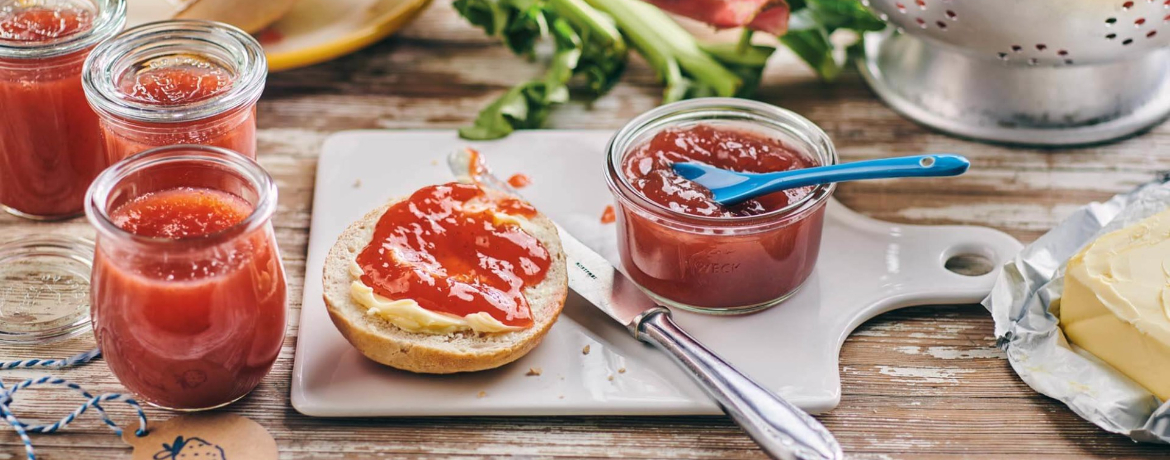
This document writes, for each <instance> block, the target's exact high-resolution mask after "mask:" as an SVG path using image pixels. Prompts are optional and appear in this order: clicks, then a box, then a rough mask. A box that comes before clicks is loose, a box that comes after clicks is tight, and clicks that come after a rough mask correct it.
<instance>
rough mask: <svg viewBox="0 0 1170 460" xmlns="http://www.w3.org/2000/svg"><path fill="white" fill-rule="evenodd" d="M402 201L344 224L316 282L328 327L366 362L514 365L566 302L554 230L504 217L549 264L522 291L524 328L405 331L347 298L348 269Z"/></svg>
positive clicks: (421, 366)
mask: <svg viewBox="0 0 1170 460" xmlns="http://www.w3.org/2000/svg"><path fill="white" fill-rule="evenodd" d="M487 193H488V196H489V198H493V199H494V198H498V197H503V196H504V195H503V194H501V193H498V192H494V191H487ZM404 199H405V198H399V199H395V200H391V201H390V202H389V203H387V204H386V205H383V206H381V207H379V208H378V209H375V210H373V211H370V213H368V214H366V215H365V217H362V218H361V220H358V221H357V222H354V223H353V224H351V225H350V226H349V228H347V229H346V230H345V232H343V233H342V234H341V236H340V237H339V238H338V239H337V243H335V244H334V245H333V247H332V248H331V249H330V250H329V255H328V256H327V258H326V260H325V273H324V279H323V282H324V287H325V293H324V297H325V305H326V307H327V308H328V309H329V317H330V318H332V319H333V324H334V325H336V326H337V329H338V330H339V331H341V334H342V335H343V336H345V338H346V340H348V341H349V342H350V343H351V344H352V345H353V346H354V347H356V348H357V349H358V350H360V351H361V352H362V354H364V355H366V357H368V358H370V359H372V360H374V361H377V362H379V363H382V364H385V365H388V366H391V367H395V368H398V369H403V370H407V371H411V372H419V373H428V374H448V373H455V372H471V371H479V370H485V369H492V368H496V367H499V366H503V365H505V364H508V363H510V362H512V361H515V360H517V359H520V357H522V356H524V355H525V354H527V353H528V352H529V351H531V350H532V349H533V348H535V347H536V346H537V345H538V344H539V343H540V341H541V339H543V338H544V336H545V334H547V333H548V331H549V328H551V327H552V325H553V323H554V322H555V321H556V320H557V317H558V316H560V313H561V309H562V308H563V307H564V304H565V297H566V296H567V295H568V277H567V272H566V268H565V254H564V251H563V249H562V248H561V241H560V237H559V236H558V234H557V229H556V226H555V225H554V224H553V223H552V221H551V220H549V219H548V218H547V217H545V216H544V215H543V214H539V213H538V214H536V215H535V216H533V217H531V218H524V217H523V216H511V215H510V217H513V218H515V219H517V220H518V221H519V222H520V228H521V229H522V230H523V231H525V232H526V233H528V234H529V235H532V236H533V237H534V238H536V239H537V240H539V241H540V242H541V244H543V245H544V247H545V249H546V250H547V251H548V253H549V257H550V261H551V263H550V265H549V268H548V272H547V273H546V275H545V278H544V280H543V281H541V282H540V283H538V284H536V285H534V286H530V287H528V288H526V289H524V291H523V294H524V297H525V299H527V301H528V305H529V308H530V309H531V312H532V319H533V325H532V326H531V327H528V328H525V329H522V330H519V331H515V332H501V333H477V332H473V331H461V332H453V333H449V334H429V333H417V332H410V331H407V330H404V329H402V328H399V327H398V326H395V325H394V324H392V323H391V322H389V321H387V320H385V319H383V318H381V317H379V316H377V315H372V314H369V313H368V311H367V310H368V309H367V308H366V307H364V306H362V305H360V304H358V303H357V302H356V301H355V300H354V299H353V297H351V294H350V289H351V286H350V285H351V284H352V282H353V280H354V277H353V275H352V274H351V272H350V270H351V266H353V265H354V263H355V260H356V258H357V256H358V254H360V253H361V252H362V250H363V249H364V248H365V247H366V246H367V245H368V244H369V243H370V240H371V239H372V238H373V234H374V229H375V227H376V225H377V223H378V220H379V219H380V218H381V217H382V215H383V214H384V213H385V212H386V210H387V209H389V208H390V206H391V205H393V204H395V203H397V202H399V201H402V200H404Z"/></svg>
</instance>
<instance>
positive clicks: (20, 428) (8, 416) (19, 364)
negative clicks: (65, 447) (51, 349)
mask: <svg viewBox="0 0 1170 460" xmlns="http://www.w3.org/2000/svg"><path fill="white" fill-rule="evenodd" d="M99 356H101V351H100V350H97V349H94V350H91V351H87V352H85V353H82V354H79V355H77V356H74V357H71V358H66V359H25V360H19V361H0V370H9V369H64V368H68V367H74V366H80V365H82V364H85V363H88V362H90V361H93V360H94V359H97V358H98V357H99ZM34 385H54V386H60V387H65V388H68V389H71V390H73V391H75V392H77V393H78V394H80V395H81V396H82V397H83V398H85V399H86V402H85V403H84V404H82V405H81V407H78V408H77V409H75V410H74V411H73V412H71V413H70V414H69V415H66V416H65V417H63V418H61V420H58V421H56V422H53V423H50V424H46V425H36V426H29V425H28V424H26V423H24V422H21V421H20V419H18V418H17V417H16V415H15V414H13V412H12V409H11V408H10V407H9V406H10V405H11V404H12V402H13V401H12V398H13V396H15V395H16V392H17V391H20V390H22V389H25V388H28V387H31V386H34ZM107 401H121V402H124V403H126V404H128V405H129V406H130V407H133V408H134V410H135V411H136V412H137V413H138V429H137V430H135V431H134V434H135V435H136V436H146V433H147V430H146V413H145V412H143V411H142V406H141V405H139V404H138V401H135V400H134V398H132V397H130V396H129V395H125V394H122V393H108V394H103V395H98V396H94V395H92V394H90V393H89V392H88V391H85V390H84V389H82V388H81V386H79V385H77V384H76V383H73V382H70V381H68V380H65V379H62V378H57V377H52V376H44V377H36V378H31V379H28V380H25V381H23V382H20V383H18V384H16V385H14V386H12V387H6V386H4V382H2V381H0V417H3V418H4V421H6V422H8V424H9V425H11V426H12V428H13V429H14V430H16V434H17V436H20V441H21V442H22V443H24V451H25V453H26V454H27V455H28V460H36V458H37V455H36V452H35V451H34V450H33V445H32V440H31V439H29V436H28V435H29V433H52V432H55V431H57V430H60V429H62V428H65V426H66V425H69V424H70V423H72V422H73V421H74V420H76V419H77V417H79V416H81V414H84V413H85V412H86V411H87V410H89V408H91V407H92V408H93V409H94V411H96V412H97V413H98V414H99V416H101V418H102V422H104V423H105V424H106V425H107V426H109V427H110V429H112V430H114V433H115V434H117V435H118V436H121V435H122V429H121V428H119V427H118V424H116V423H114V421H113V420H112V419H110V416H109V415H108V414H106V410H105V409H104V408H102V406H101V403H103V402H107Z"/></svg>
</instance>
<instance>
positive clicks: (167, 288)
mask: <svg viewBox="0 0 1170 460" xmlns="http://www.w3.org/2000/svg"><path fill="white" fill-rule="evenodd" d="M177 148H178V149H181V150H169V151H168V150H166V149H160V150H154V151H150V152H147V153H146V154H144V155H139V156H135V157H133V158H131V159H130V160H127V161H126V162H121V163H118V164H116V165H114V166H113V167H112V168H111V170H110V172H108V173H105V174H103V175H102V176H99V178H98V180H97V182H96V183H95V185H94V191H93V192H92V197H93V198H91V200H92V201H91V202H90V208H89V209H88V212H89V215H90V219H91V221H93V222H94V224H95V225H96V226H97V227H98V229H99V231H98V241H97V248H96V251H95V255H94V266H93V274H92V277H91V279H92V281H91V298H92V307H91V309H92V316H93V324H94V332H95V336H96V338H97V341H98V344H99V346H100V347H101V349H102V353H103V355H104V357H105V360H106V362H107V363H108V364H109V366H110V370H111V371H113V373H114V375H115V376H117V377H118V380H119V381H120V382H122V384H123V385H124V386H125V387H126V388H128V389H130V390H131V391H133V392H135V393H137V394H138V395H139V397H140V398H141V399H143V400H146V401H148V402H150V403H152V404H155V405H158V406H161V407H165V408H171V409H183V410H197V409H207V408H212V407H218V406H222V405H224V404H227V403H230V402H232V401H235V400H237V399H239V398H241V397H243V396H244V395H245V394H247V393H248V392H250V391H251V390H252V389H253V388H255V387H256V386H257V385H258V384H259V383H260V381H261V380H262V379H263V378H264V376H265V375H267V374H268V371H269V369H271V367H272V364H273V362H275V361H276V357H277V355H278V354H279V352H280V346H281V343H282V342H283V339H284V326H285V306H286V300H287V298H286V285H285V278H284V269H283V267H282V265H281V261H280V257H279V254H278V250H277V246H276V241H275V238H274V235H273V233H272V228H271V225H270V224H269V223H268V219H269V216H270V215H271V212H272V209H273V208H274V203H273V202H272V200H275V196H274V192H275V190H274V188H270V187H269V185H268V184H266V183H265V181H270V179H267V175H266V174H264V173H263V170H262V169H260V168H259V166H258V165H256V164H255V163H253V162H250V160H247V159H246V158H244V157H242V156H240V155H239V154H237V153H234V152H230V151H226V150H206V151H200V150H191V149H193V148H198V147H182V146H181V147H177ZM156 152H157V153H156ZM217 157H222V158H226V159H227V160H229V165H228V167H226V168H225V165H224V164H223V161H222V158H217ZM152 160H153V162H154V163H153V164H152ZM201 162H203V163H201ZM127 164H129V166H127ZM201 164H202V165H203V166H200V165H201ZM135 165H138V166H135ZM136 168H137V169H136ZM233 168H239V171H238V172H233V171H232V169H233Z"/></svg>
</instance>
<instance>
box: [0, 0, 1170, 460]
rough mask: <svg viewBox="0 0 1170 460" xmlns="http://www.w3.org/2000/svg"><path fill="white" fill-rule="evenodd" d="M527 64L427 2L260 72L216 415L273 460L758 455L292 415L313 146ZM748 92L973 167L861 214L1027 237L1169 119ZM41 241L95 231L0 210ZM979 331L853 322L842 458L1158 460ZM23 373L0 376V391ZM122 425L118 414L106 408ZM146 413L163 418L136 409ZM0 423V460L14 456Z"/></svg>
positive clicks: (605, 427)
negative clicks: (262, 351) (241, 354)
mask: <svg viewBox="0 0 1170 460" xmlns="http://www.w3.org/2000/svg"><path fill="white" fill-rule="evenodd" d="M538 72H539V66H537V65H529V64H525V63H523V61H522V60H520V59H518V58H514V57H512V56H511V55H510V54H509V53H508V52H507V51H506V50H504V49H503V48H501V47H500V46H497V45H496V44H494V43H492V42H491V41H490V40H488V39H487V38H485V37H484V36H483V34H482V33H481V32H480V31H478V30H475V29H473V28H471V27H470V26H468V25H467V24H465V23H464V22H463V21H462V20H460V19H459V18H457V17H456V16H455V15H454V14H452V13H451V11H450V8H449V6H448V5H446V4H445V2H439V3H438V4H436V5H435V6H433V7H432V8H431V9H430V10H429V11H427V12H426V13H424V14H423V16H422V17H420V18H419V20H418V21H417V22H416V23H414V24H413V25H411V26H410V27H408V28H407V29H406V30H404V31H403V33H401V34H400V35H399V36H397V37H395V38H392V39H390V40H387V41H385V42H382V43H380V44H378V45H375V46H374V47H372V48H370V49H368V50H365V51H362V52H359V53H357V54H355V55H353V56H349V57H345V58H342V59H339V60H337V61H334V62H331V63H327V64H323V65H319V66H315V67H311V68H307V69H301V70H297V71H291V72H286V73H281V74H276V75H273V76H272V77H271V78H270V80H269V85H268V89H267V91H266V93H265V97H264V98H263V99H262V100H261V103H260V109H259V112H260V125H261V127H262V128H263V129H262V130H261V132H260V136H259V138H260V156H261V162H262V163H263V164H264V166H265V167H266V168H267V169H268V170H269V171H270V172H272V174H273V175H274V176H275V177H276V180H277V182H278V184H279V186H280V193H281V196H280V201H279V208H278V212H277V215H276V217H275V218H274V224H275V226H276V228H277V236H278V239H279V241H280V246H281V251H282V254H283V256H284V261H285V264H286V268H287V269H288V276H289V280H290V284H289V287H290V293H289V295H290V299H292V306H291V307H292V309H291V311H290V323H289V326H290V327H289V330H288V334H287V336H286V341H285V346H284V348H283V349H282V352H281V356H280V359H279V361H278V362H277V364H276V368H275V370H274V371H273V373H272V375H271V376H270V377H269V378H268V379H266V380H265V382H264V383H263V384H262V385H261V386H260V388H258V389H257V390H256V392H254V393H253V394H252V395H250V396H249V397H248V398H246V399H245V400H243V401H241V402H240V403H238V404H236V405H234V406H232V408H231V410H233V411H235V412H238V413H240V414H243V415H245V416H248V417H252V418H254V419H256V420H257V421H259V422H260V423H261V424H263V425H265V426H266V427H268V428H269V430H271V431H272V432H273V434H274V435H275V437H276V438H277V441H278V442H279V444H280V447H281V458H282V459H286V460H301V459H367V458H404V459H424V458H454V459H478V458H488V457H498V456H509V455H515V456H523V457H532V458H646V459H652V458H692V459H759V458H763V455H762V454H761V453H760V452H759V450H758V449H756V448H755V446H754V444H752V442H751V441H750V440H749V439H748V438H747V437H746V436H744V435H743V434H742V433H741V432H740V431H739V430H738V429H737V428H736V427H735V426H734V425H733V424H731V423H730V422H729V421H727V420H726V419H724V418H719V417H670V418H662V417H657V418H656V417H612V418H475V417H462V418H437V419H340V420H333V419H312V418H308V417H303V416H301V415H299V414H297V413H296V412H295V411H294V410H293V409H292V408H291V407H290V406H289V403H288V392H289V384H290V378H291V367H292V354H293V349H294V347H295V343H296V332H297V326H298V324H297V321H298V319H299V316H300V315H299V309H300V299H301V287H302V286H303V281H304V278H305V276H316V274H308V275H306V273H304V270H305V252H306V248H307V243H308V225H309V218H310V215H311V212H312V209H311V203H312V196H313V181H314V170H315V168H316V157H317V154H318V150H319V146H320V143H321V142H322V140H323V139H324V138H325V137H326V136H327V135H328V134H330V133H332V132H335V131H339V130H345V129H359V128H391V129H409V128H454V127H457V126H460V125H463V124H466V123H468V122H470V121H471V119H472V118H473V117H474V116H475V113H476V111H477V110H478V109H479V108H480V107H482V106H483V104H485V103H486V102H487V101H489V100H491V99H492V98H493V97H495V96H496V95H498V94H499V93H500V92H501V91H503V90H504V89H505V88H506V87H508V86H510V85H512V84H514V83H516V82H518V81H520V80H521V79H524V78H527V77H531V76H533V75H536V74H537V73H538ZM660 91H661V88H660V87H659V86H658V85H657V84H656V83H655V77H654V75H653V72H652V71H651V70H650V69H649V68H648V67H646V66H645V65H644V64H643V63H642V62H640V60H638V59H635V60H634V62H633V63H632V65H631V68H630V71H629V73H628V75H627V78H626V79H624V80H623V83H622V84H621V85H619V86H618V87H617V88H616V89H615V90H614V92H613V93H612V94H610V95H608V96H606V97H604V98H602V99H600V100H597V101H593V102H585V101H574V102H572V103H571V104H568V105H567V106H565V107H563V108H561V109H559V110H558V111H557V112H556V113H555V115H554V116H553V117H552V119H551V121H550V124H551V126H552V127H558V128H616V127H618V126H620V125H621V124H622V123H624V121H625V120H627V119H629V118H630V117H632V116H634V115H636V114H637V113H639V112H641V111H644V110H647V109H650V108H652V107H654V106H655V105H656V104H657V103H658V97H659V92H660ZM760 98H761V99H763V100H766V101H768V102H772V103H775V104H778V105H781V106H784V107H787V108H789V109H792V110H795V111H796V112H798V113H801V114H803V115H805V116H807V117H809V118H810V119H812V120H813V121H815V122H817V123H818V124H820V125H821V126H822V127H823V128H824V129H825V130H826V131H827V132H828V133H829V134H830V135H831V136H832V137H833V139H834V141H835V143H836V145H837V148H838V149H839V151H840V152H841V155H842V157H843V158H845V159H849V160H857V159H863V158H872V157H879V156H887V155H892V154H912V153H919V152H957V153H962V154H965V155H968V156H970V157H971V158H972V160H973V161H974V163H975V168H974V169H973V170H972V172H971V173H969V174H968V175H966V176H963V177H959V178H954V179H947V180H918V181H877V182H869V183H860V184H848V185H845V186H842V187H841V188H840V189H839V192H838V194H837V197H838V198H839V199H840V200H841V201H842V202H844V203H845V204H846V205H848V206H850V207H852V208H854V209H857V210H859V211H861V212H863V213H865V214H868V215H870V216H873V217H876V218H879V219H884V220H890V221H897V222H906V223H921V224H951V223H958V224H971V225H986V226H991V227H995V228H999V229H1002V230H1004V231H1007V232H1009V233H1011V234H1013V235H1015V236H1017V237H1019V238H1021V239H1023V240H1031V239H1033V238H1035V237H1036V236H1038V235H1040V234H1042V233H1043V232H1044V231H1045V230H1046V229H1048V228H1050V227H1051V226H1052V225H1053V224H1054V223H1056V222H1058V221H1059V220H1060V219H1061V218H1062V217H1063V216H1065V215H1067V214H1068V213H1069V212H1071V211H1072V210H1073V209H1075V208H1076V207H1077V206H1079V205H1081V204H1083V203H1085V202H1087V201H1091V200H1099V199H1104V198H1107V197H1109V196H1110V195H1112V194H1114V193H1118V192H1121V191H1124V190H1128V189H1130V188H1132V187H1133V186H1135V185H1137V184H1140V183H1142V182H1145V181H1147V180H1150V179H1151V178H1153V177H1156V176H1157V175H1158V172H1159V171H1165V170H1170V155H1166V154H1164V152H1165V151H1167V150H1168V148H1170V127H1167V126H1162V127H1159V128H1156V129H1155V130H1154V131H1153V132H1151V133H1148V134H1146V135H1144V136H1141V137H1137V138H1134V139H1129V140H1126V141H1123V142H1121V143H1117V144H1113V145H1107V146H1100V147H1092V148H1086V149H1079V150H1060V151H1047V150H1035V149H1015V148H1007V147H1001V146H991V145H984V144H977V143H971V142H967V141H962V140H956V139H952V138H949V137H946V136H942V135H940V134H937V133H934V132H931V131H929V130H927V129H925V128H923V127H920V126H918V125H915V124H913V123H911V122H908V121H906V120H905V119H903V118H901V117H899V116H898V115H897V114H895V113H893V112H892V111H890V110H889V109H887V108H886V107H885V106H884V105H882V104H881V103H880V102H879V101H877V100H876V99H875V98H874V97H873V96H872V95H871V94H870V92H869V90H868V89H866V88H865V86H864V85H863V84H862V83H861V81H860V79H859V77H858V76H857V75H856V74H847V75H845V76H844V77H843V79H842V81H840V82H838V83H836V84H834V85H826V84H822V83H820V82H817V81H815V80H814V79H813V78H812V76H811V74H810V73H809V72H808V71H807V70H806V69H804V68H803V67H802V66H801V65H799V64H797V63H796V62H795V60H794V59H793V58H792V57H791V56H786V57H781V58H779V59H778V62H777V63H776V65H774V66H772V67H771V68H770V70H769V72H768V74H767V76H766V86H765V87H764V88H763V90H762V91H761V94H760ZM43 232H66V233H80V234H91V233H92V231H91V230H90V229H89V227H88V226H87V225H86V223H85V222H84V220H75V221H71V222H67V223H63V224H51V225H50V224H32V223H27V222H23V221H20V220H18V219H16V218H12V217H8V216H0V240H8V239H14V238H19V237H21V236H24V235H30V234H35V233H43ZM991 335H992V323H991V320H990V318H989V317H988V316H987V314H986V312H985V311H983V310H982V308H981V307H978V306H964V307H921V308H911V309H905V310H902V311H897V312H892V313H889V314H885V315H882V316H880V317H878V318H876V319H874V320H873V321H871V322H869V323H867V324H866V325H863V326H862V327H861V328H860V329H859V330H858V331H857V333H855V334H854V335H853V336H852V337H850V339H849V340H848V341H847V342H846V344H845V347H844V349H843V350H842V355H841V372H842V385H843V392H844V395H843V398H842V402H841V405H840V407H838V408H837V409H836V410H834V411H832V412H831V413H829V414H826V415H824V416H822V417H821V419H822V420H823V421H824V422H825V423H826V425H827V426H828V427H829V428H830V429H831V430H833V431H834V432H835V433H836V435H837V436H838V438H839V439H840V440H841V442H842V443H843V444H844V446H845V448H846V451H847V452H849V453H850V456H851V458H856V459H866V460H871V459H872V460H877V459H882V460H885V459H894V458H898V459H927V458H956V459H957V458H1002V457H1026V458H1041V459H1065V458H1076V457H1108V458H1154V457H1165V456H1170V451H1168V450H1167V449H1166V448H1164V447H1161V446H1149V445H1137V444H1134V443H1132V442H1130V441H1128V440H1127V439H1125V438H1123V437H1120V436H1115V435H1109V434H1106V433H1104V432H1102V431H1100V430H1098V429H1097V428H1096V427H1094V426H1092V425H1090V424H1088V423H1086V422H1084V421H1082V420H1080V419H1079V418H1077V417H1076V416H1075V415H1073V414H1072V413H1071V412H1069V411H1068V410H1066V409H1064V408H1063V406H1061V405H1060V404H1059V403H1056V402H1054V401H1052V400H1049V399H1047V398H1045V397H1042V396H1039V395H1037V394H1036V393H1034V392H1033V391H1031V390H1030V389H1029V388H1028V387H1027V386H1026V385H1024V384H1023V383H1022V382H1021V381H1020V380H1019V379H1018V378H1017V377H1016V376H1015V374H1014V373H1013V372H1012V370H1011V368H1010V367H1009V366H1008V365H1007V362H1006V361H1005V360H1004V359H1003V356H1002V353H1000V352H999V351H998V350H996V349H995V348H994V346H993V342H994V341H993V339H992V337H991ZM90 346H92V339H91V338H89V337H79V338H76V339H72V340H69V341H66V342H62V343H57V344H52V345H49V346H44V347H36V348H31V349H30V348H22V347H12V346H0V359H11V358H29V357H46V356H66V355H69V354H72V353H76V352H80V351H83V350H85V349H87V348H89V347H90ZM33 374H39V372H30V371H12V372H5V373H0V378H2V379H4V381H6V382H8V381H14V380H16V379H18V378H22V377H26V376H29V375H33ZM60 374H61V375H62V376H65V377H67V378H70V379H73V380H76V381H79V382H83V383H84V384H85V385H86V386H87V387H89V388H91V389H93V390H94V391H99V392H107V391H121V388H120V386H119V384H118V383H117V381H116V380H115V379H114V378H113V377H112V376H111V375H110V374H109V371H108V369H107V368H106V367H105V365H104V364H102V363H100V362H99V363H96V364H93V365H90V366H87V367H83V368H79V369H73V370H67V371H62V372H60ZM76 403H77V401H75V400H70V399H68V398H59V397H58V394H57V393H50V392H44V391H34V392H31V393H30V394H29V395H28V399H24V398H21V400H20V402H18V403H17V405H16V408H17V410H19V411H20V413H21V414H27V416H29V417H31V418H39V419H47V418H50V417H54V416H59V415H60V414H62V413H65V412H66V411H68V410H70V409H72V408H73V407H74V405H75V404H76ZM110 409H111V412H113V413H114V414H116V416H117V418H118V420H119V421H122V422H123V423H126V424H130V423H132V417H131V415H130V413H129V411H127V410H125V409H124V408H120V407H111V408H110ZM151 414H152V415H153V416H154V417H156V418H163V417H166V415H165V414H164V413H162V412H159V411H153V410H152V411H151ZM36 441H37V444H38V446H40V448H41V453H42V458H45V459H50V460H52V459H80V458H86V459H91V458H92V459H106V458H126V457H127V456H128V453H127V451H126V450H125V449H124V448H123V447H122V444H121V442H120V441H118V440H117V439H116V438H114V437H113V436H111V435H110V434H109V432H108V430H106V429H105V428H103V427H102V426H101V425H100V424H99V423H96V421H95V420H93V419H89V418H84V419H83V420H82V421H80V422H78V424H77V425H76V426H74V427H71V428H70V429H69V430H67V431H66V432H64V433H60V434H56V435H51V436H37V437H36ZM22 455H23V454H22V452H21V450H20V447H19V443H18V441H17V439H16V438H15V436H13V435H12V433H11V432H9V431H2V432H0V460H2V459H10V458H11V459H16V458H23V456H22Z"/></svg>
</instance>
